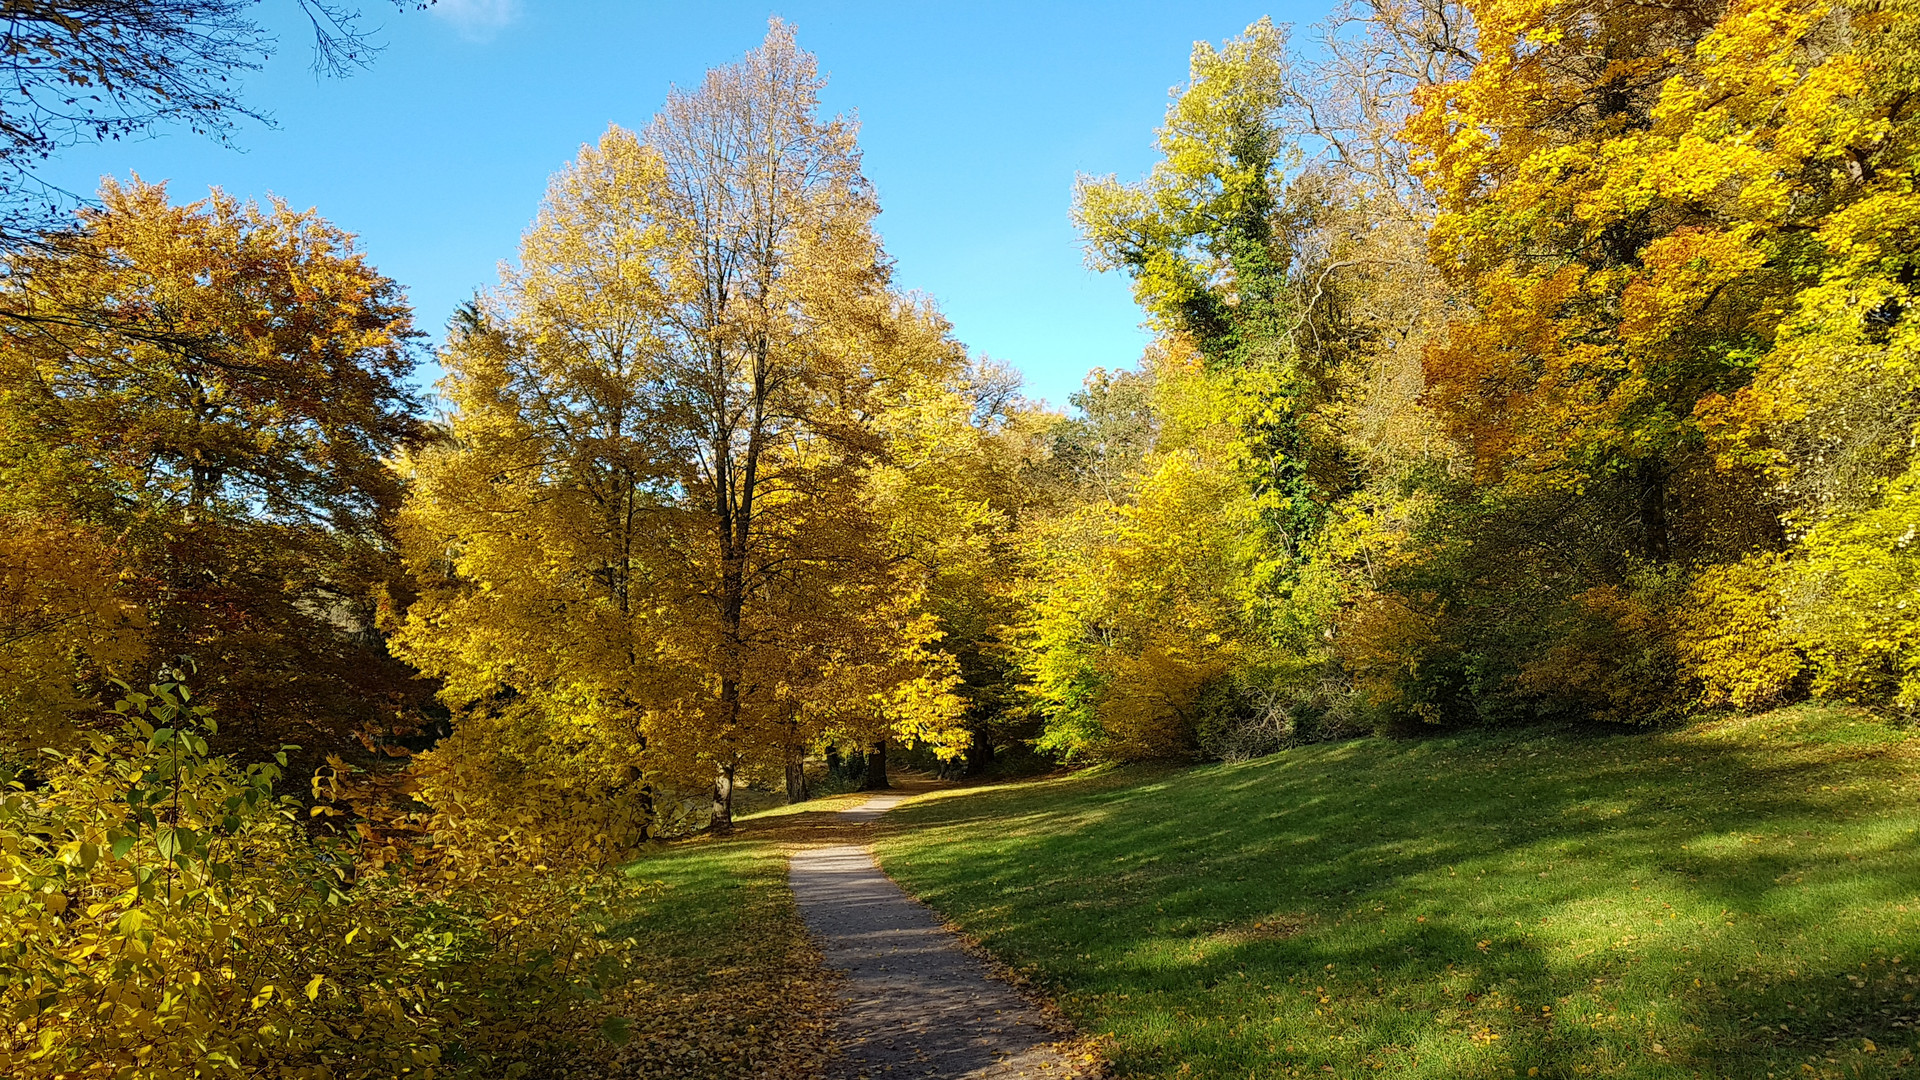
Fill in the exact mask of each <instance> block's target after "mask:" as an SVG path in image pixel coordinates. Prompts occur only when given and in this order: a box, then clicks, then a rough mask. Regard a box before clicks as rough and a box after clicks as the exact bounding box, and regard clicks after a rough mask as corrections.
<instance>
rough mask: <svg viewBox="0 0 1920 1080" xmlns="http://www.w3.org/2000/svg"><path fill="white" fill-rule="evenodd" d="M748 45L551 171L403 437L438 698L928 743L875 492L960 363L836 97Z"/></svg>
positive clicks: (907, 582)
mask: <svg viewBox="0 0 1920 1080" xmlns="http://www.w3.org/2000/svg"><path fill="white" fill-rule="evenodd" d="M820 86H821V80H820V77H819V75H818V74H817V70H816V68H815V64H814V61H813V58H812V57H811V56H810V55H808V54H806V53H804V52H802V51H801V50H799V48H798V47H797V46H796V45H795V44H794V40H793V34H792V30H791V29H790V28H789V27H787V26H786V25H784V24H782V23H779V22H777V21H776V22H775V23H774V24H773V25H772V28H771V29H770V31H769V34H768V38H767V41H766V43H765V44H764V45H763V46H762V47H761V48H759V49H757V50H755V51H753V52H752V53H750V54H748V56H747V57H746V58H745V59H744V60H742V61H740V62H738V63H735V64H732V65H729V66H727V67H723V68H719V69H716V70H714V71H712V72H709V73H708V75H707V77H706V79H705V80H704V81H703V83H702V84H701V86H700V87H699V88H698V89H697V90H693V91H675V92H674V93H673V94H672V95H671V97H670V98H669V100H668V103H667V106H666V108H665V109H664V110H663V111H662V112H661V113H660V115H659V116H658V117H656V118H655V120H654V121H653V123H652V124H651V125H650V126H649V127H648V128H647V129H646V131H645V133H644V135H639V134H635V133H632V132H628V131H625V130H623V129H619V128H614V129H613V130H611V131H609V132H608V133H607V135H606V136H605V137H604V138H602V140H601V141H600V144H599V145H598V146H597V147H591V148H588V149H586V150H584V151H583V152H582V155H581V157H580V159H579V161H578V162H576V164H575V165H574V166H573V167H572V168H571V169H569V170H568V171H567V172H566V173H563V174H562V175H561V176H560V177H559V178H558V179H557V180H556V181H555V185H554V188H553V191H552V192H551V194H550V196H549V199H548V203H547V206H546V208H545V209H544V210H543V212H542V215H541V218H540V221H539V222H538V223H537V224H536V225H535V227H534V229H533V230H532V231H531V232H530V233H529V234H528V237H527V240H526V243H525V246H524V248H523V265H522V269H521V270H520V271H519V272H518V273H517V274H515V275H513V276H512V277H510V278H509V279H508V281H507V282H506V283H505V286H504V288H503V289H502V291H501V294H500V295H499V297H498V299H497V300H496V301H495V302H493V303H492V304H490V305H488V306H487V307H486V309H485V311H484V313H483V314H482V316H481V318H482V320H483V321H484V323H485V325H486V329H485V330H484V332H481V333H462V334H461V335H460V336H459V337H458V339H457V340H456V343H455V345H454V347H453V348H452V349H451V350H450V352H449V354H448V356H447V358H446V363H447V366H448V369H449V373H450V376H449V383H448V388H449V393H450V396H451V397H452V398H453V400H454V402H455V405H456V412H455V414H454V418H453V430H452V436H453V440H452V442H451V443H450V444H449V445H448V446H447V447H446V448H444V449H441V450H436V451H433V452H431V453H429V454H427V455H424V456H421V457H418V458H416V459H415V460H414V461H413V463H412V471H413V474H414V475H415V476H416V478H417V482H418V495H417V497H416V498H415V499H414V501H413V503H412V504H411V505H412V508H411V509H410V511H409V520H410V525H409V531H410V545H411V547H412V550H413V551H414V552H415V556H414V557H415V559H416V561H417V563H418V564H419V565H421V566H423V567H433V568H437V570H436V572H437V574H438V579H437V580H438V584H437V586H436V587H435V588H433V589H431V590H429V593H428V595H427V597H426V598H425V599H424V601H423V602H422V603H421V604H420V605H418V606H416V608H415V611H414V614H413V615H412V616H411V617H410V621H409V624H408V626H407V628H406V630H405V631H404V633H403V643H404V647H405V649H406V651H407V655H409V656H410V657H411V658H413V659H414V660H415V662H417V663H420V664H421V665H422V666H423V667H426V668H427V669H428V670H431V671H435V672H444V673H445V674H446V675H447V677H448V679H449V689H450V692H452V693H453V694H454V695H455V698H454V701H455V703H456V704H458V705H461V706H462V707H474V706H477V705H478V704H480V703H481V702H483V701H502V700H506V701H513V702H521V703H531V704H533V705H536V706H537V707H538V708H539V709H540V710H541V711H542V712H544V713H545V714H546V715H547V721H546V722H548V723H576V724H578V723H587V722H589V720H590V718H594V717H599V718H605V719H607V720H608V721H609V722H610V723H612V724H613V725H614V727H615V728H616V729H617V730H618V731H619V732H620V733H621V735H620V737H621V738H622V739H624V740H625V741H624V742H623V743H622V744H621V749H620V751H619V752H620V753H623V754H625V755H626V757H625V764H626V766H628V767H630V768H633V769H636V770H644V771H645V772H647V773H648V774H649V775H650V776H653V777H658V778H663V779H666V780H669V781H679V782H681V783H686V782H688V781H690V780H691V779H692V778H693V777H695V776H697V775H700V774H701V773H702V772H704V781H705V782H706V783H709V784H711V785H712V791H713V815H712V820H713V825H714V827H715V828H717V829H721V830H724V829H726V828H728V827H729V826H730V824H731V811H732V797H733V789H734V785H735V783H736V781H737V779H738V778H739V774H740V771H741V770H742V769H743V768H748V769H769V768H776V767H784V766H785V765H787V764H789V763H790V762H791V761H792V760H793V759H794V755H796V754H798V753H803V752H804V751H805V750H806V749H807V747H808V746H809V744H810V742H811V741H812V740H813V739H814V738H815V737H816V736H818V735H820V734H821V733H823V732H827V731H841V732H843V733H845V734H847V735H849V736H852V737H857V738H859V739H861V740H862V741H865V742H869V743H871V742H875V741H880V740H884V739H885V738H887V737H888V736H889V734H893V735H899V736H904V737H908V738H931V739H934V740H936V741H953V740H956V739H962V738H964V734H963V733H955V732H953V731H952V729H951V717H952V715H953V713H954V711H955V709H956V708H957V704H958V703H957V702H956V701H955V700H954V699H953V698H952V696H951V694H950V693H949V688H950V686H951V684H952V674H951V671H950V668H951V663H952V661H951V658H950V657H947V656H946V655H945V654H944V653H939V652H937V651H936V650H934V649H933V648H932V646H933V643H934V642H935V640H936V639H937V635H938V631H937V627H936V625H935V622H934V620H933V618H932V616H931V615H929V614H928V613H927V612H925V611H924V610H923V609H922V608H921V606H920V605H919V602H918V597H919V595H920V588H921V586H920V584H919V582H918V579H917V572H916V571H915V570H914V568H913V566H912V565H911V564H910V563H909V562H907V561H906V560H903V559H902V558H901V553H900V551H899V550H898V548H897V547H896V546H893V545H890V543H889V541H888V535H887V530H886V528H885V525H884V523H883V521H882V520H881V517H880V515H879V512H878V510H877V509H876V505H875V504H874V502H873V499H872V497H871V495H870V492H869V486H868V482H867V476H868V471H869V469H870V468H871V467H872V466H873V465H875V464H876V463H879V462H880V461H882V460H883V459H884V458H885V456H886V452H887V439H886V424H885V422H884V419H883V418H884V417H886V416H887V415H889V413H890V412H891V411H892V410H895V409H897V408H900V407H903V406H905V405H906V404H908V403H909V402H910V401H912V400H913V399H914V397H915V395H916V394H918V393H921V392H923V391H925V390H926V389H927V388H928V387H934V388H938V387H940V386H942V385H944V384H947V383H950V382H952V381H953V380H955V379H957V378H959V377H960V375H961V374H962V372H963V367H964V356H963V354H962V353H961V352H960V350H959V349H958V348H957V347H956V346H955V345H954V344H953V343H952V342H951V341H950V340H949V338H948V337H947V333H946V326H945V324H944V322H942V321H941V320H939V319H938V318H937V316H935V315H934V314H933V313H932V312H930V311H929V310H927V309H925V308H924V307H922V306H919V305H918V304H916V303H914V302H910V301H908V300H906V299H903V298H901V297H899V296H897V295H896V294H894V293H893V292H892V291H891V290H890V289H889V288H888V285H887V264H886V261H885V259H884V255H883V253H882V251H881V249H880V247H879V243H878V239H877V238H876V237H875V235H874V233H873V230H872V225H871V221H872V217H873V215H874V213H875V212H876V210H877V207H876V206H875V204H874V201H873V196H872V192H871V189H870V187H869V186H868V185H867V183H866V181H865V179H864V178H863V177H862V176H861V174H860V170H859V156H858V149H857V146H856V144H855V142H854V130H853V127H852V125H851V124H850V123H849V122H847V121H845V120H842V119H830V120H822V119H821V118H820V117H819V116H818V105H817V97H818V92H819V89H820Z"/></svg>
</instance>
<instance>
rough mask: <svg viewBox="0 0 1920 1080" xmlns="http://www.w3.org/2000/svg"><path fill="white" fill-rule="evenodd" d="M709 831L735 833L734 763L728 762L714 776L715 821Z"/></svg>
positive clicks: (715, 771)
mask: <svg viewBox="0 0 1920 1080" xmlns="http://www.w3.org/2000/svg"><path fill="white" fill-rule="evenodd" d="M707 831H709V832H713V833H718V834H721V835H725V834H727V833H730V832H732V831H733V763H732V762H727V763H726V764H723V765H721V766H720V767H719V768H718V769H716V770H714V774H713V820H711V821H709V822H708V823H707Z"/></svg>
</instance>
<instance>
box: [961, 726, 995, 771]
mask: <svg viewBox="0 0 1920 1080" xmlns="http://www.w3.org/2000/svg"><path fill="white" fill-rule="evenodd" d="M992 767H993V738H992V737H991V736H990V735H988V734H987V730H986V729H985V728H974V729H973V731H972V733H971V737H970V738H969V740H968V742H967V775H968V776H981V775H984V774H985V773H986V771H987V770H988V769H990V768H992Z"/></svg>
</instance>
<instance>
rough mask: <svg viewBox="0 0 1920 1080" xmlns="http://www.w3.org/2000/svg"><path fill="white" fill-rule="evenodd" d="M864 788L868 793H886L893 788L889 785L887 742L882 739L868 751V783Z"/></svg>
mask: <svg viewBox="0 0 1920 1080" xmlns="http://www.w3.org/2000/svg"><path fill="white" fill-rule="evenodd" d="M862 786H863V787H864V788H865V789H866V790H867V791H884V790H886V789H887V788H890V787H892V786H893V785H892V784H889V783H887V740H885V739H881V740H880V741H879V742H877V743H874V744H873V749H871V750H869V751H867V782H866V783H865V784H864V785H862Z"/></svg>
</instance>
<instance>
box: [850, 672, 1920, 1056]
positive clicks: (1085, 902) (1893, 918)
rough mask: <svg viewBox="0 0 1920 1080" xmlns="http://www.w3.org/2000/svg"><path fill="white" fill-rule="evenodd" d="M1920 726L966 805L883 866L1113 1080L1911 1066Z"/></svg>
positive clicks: (1617, 746) (927, 821)
mask: <svg viewBox="0 0 1920 1080" xmlns="http://www.w3.org/2000/svg"><path fill="white" fill-rule="evenodd" d="M1916 795H1920V738H1915V737H1914V736H1910V735H1908V734H1906V733H1904V732H1900V731H1895V730H1891V729H1889V728H1887V727H1884V726H1881V725H1877V724H1874V723H1870V722H1865V721H1862V720H1859V719H1856V718H1852V717H1850V716H1849V715H1847V714H1845V713H1843V712H1840V711H1838V710H1829V709H1819V708H1813V707H1805V708H1798V709H1791V710H1783V711H1781V712H1777V713H1773V714H1769V715H1767V716H1764V717H1758V718H1750V719H1742V720H1730V721H1724V722H1719V723H1712V724H1703V725H1700V726H1696V727H1693V728H1690V729H1687V730H1685V731H1680V732H1677V733H1670V734H1658V735H1645V734H1643V735H1614V736H1595V737H1570V736H1565V735H1552V736H1549V735H1542V734H1527V733H1521V734H1507V735H1467V736H1456V737H1449V738H1437V739H1429V740H1424V741H1407V742H1394V741H1387V740H1380V739H1370V740H1362V741H1358V742H1349V743H1341V744H1332V745H1324V746H1314V747H1307V748H1302V749H1296V750H1290V751H1287V752H1285V753H1282V754H1278V755H1275V756H1273V757H1269V758H1265V759H1261V760H1258V761H1254V762H1249V763H1245V764H1238V765H1212V766H1205V767H1199V768H1192V769H1183V770H1177V771H1176V770H1147V769H1139V768H1135V769H1117V770H1104V771H1093V772H1088V773H1080V774H1076V775H1072V776H1068V777H1063V778H1057V779H1051V780H1046V781H1041V782H1037V783H1025V784H1015V785H1006V786H1001V787H995V788H979V789H971V790H962V791H958V792H954V793H951V794H945V795H943V796H940V797H934V798H929V799H925V800H922V801H920V802H917V803H915V804H912V805H909V806H906V807H903V808H901V809H900V810H897V811H895V812H894V813H893V814H890V815H888V817H889V819H890V820H889V825H888V833H887V835H886V836H885V837H884V838H883V839H882V840H881V842H880V844H879V846H878V850H879V852H880V855H881V857H882V860H883V863H884V865H885V866H886V868H887V870H888V871H889V872H890V873H892V874H893V875H894V876H895V877H896V878H898V879H899V880H900V881H901V883H902V884H904V885H906V886H907V887H908V888H909V889H911V890H913V891H914V892H916V893H918V894H919V895H920V896H921V897H922V898H923V899H925V900H926V901H928V902H929V903H930V904H932V905H933V906H934V907H935V908H937V909H939V910H940V911H942V912H943V913H945V914H947V915H948V916H949V917H950V918H952V919H953V920H954V921H955V922H957V923H958V924H959V925H960V926H962V927H963V928H965V929H966V930H968V931H970V932H972V933H973V934H975V935H977V936H978V937H979V938H981V939H982V941H983V942H984V943H985V944H986V945H987V947H988V948H990V949H991V950H993V951H994V952H995V953H996V954H998V955H999V956H1000V957H1001V958H1002V959H1004V960H1006V961H1008V962H1009V963H1010V964H1012V965H1013V966H1014V967H1016V968H1018V969H1020V970H1023V971H1025V972H1027V973H1028V974H1029V975H1030V976H1031V977H1032V978H1033V979H1034V980H1035V981H1036V982H1038V983H1039V984H1040V985H1041V986H1042V987H1044V988H1046V989H1047V990H1048V991H1049V992H1051V993H1052V994H1053V995H1054V996H1055V997H1056V999H1057V1000H1058V1001H1059V1003H1060V1004H1061V1005H1062V1006H1063V1007H1064V1008H1065V1010H1066V1011H1067V1013H1068V1014H1069V1015H1070V1016H1071V1017H1072V1018H1073V1019H1074V1020H1075V1022H1076V1023H1078V1024H1079V1025H1080V1027H1081V1029H1082V1030H1083V1031H1085V1032H1088V1033H1091V1034H1108V1033H1110V1035H1111V1040H1110V1051H1109V1052H1110V1056H1111V1059H1112V1061H1113V1064H1114V1065H1115V1067H1116V1069H1117V1071H1118V1072H1119V1073H1120V1074H1121V1075H1123V1076H1154V1077H1221V1078H1233V1080H1246V1078H1249V1077H1253V1078H1264V1077H1275V1076H1315V1077H1323V1076H1328V1075H1336V1076H1349V1077H1359V1076H1375V1075H1386V1076H1422V1077H1516V1076H1518V1077H1529V1076H1540V1077H1577V1076H1591V1077H1695V1076H1700V1077H1768V1076H1775V1077H1782V1078H1784V1077H1789V1076H1793V1077H1809V1076H1824V1077H1895V1076H1920V1064H1916V1052H1917V1047H1920V1038H1917V1032H1916V1028H1915V1027H1914V1025H1915V1024H1916V1022H1920V1004H1917V1003H1916V1001H1915V994H1916V992H1920V985H1916V983H1920V976H1917V975H1916V974H1915V973H1917V972H1920V843H1916V840H1917V839H1920V800H1916Z"/></svg>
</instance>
